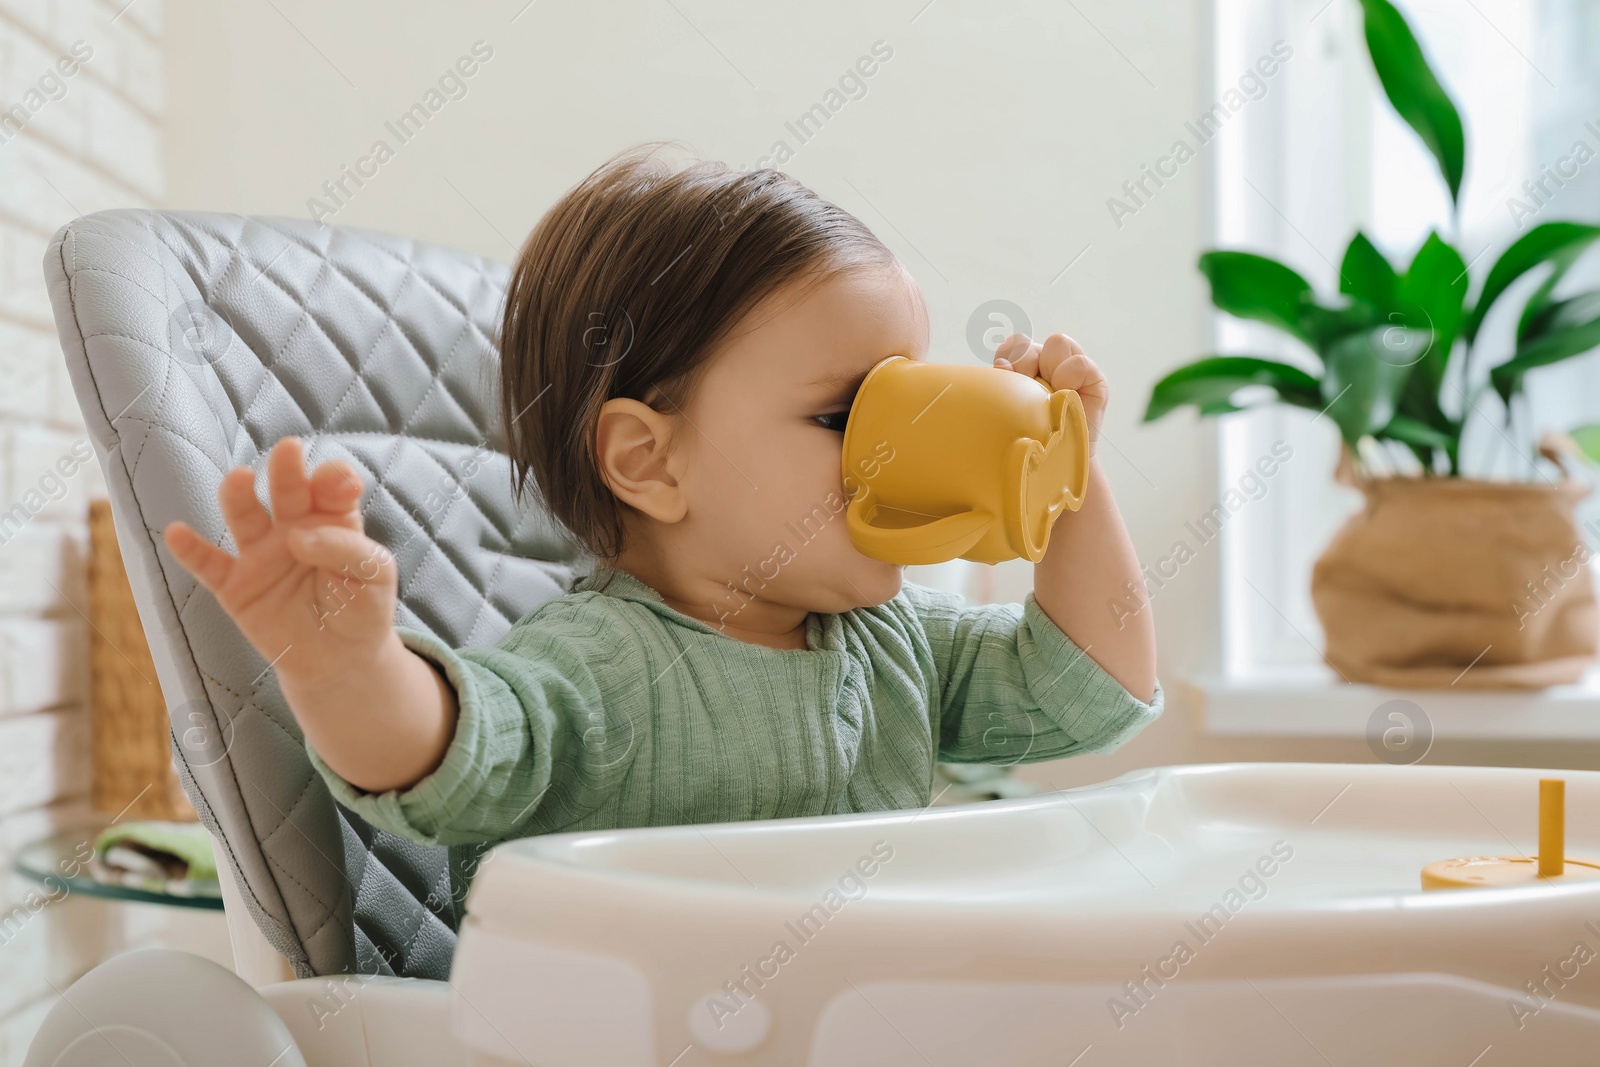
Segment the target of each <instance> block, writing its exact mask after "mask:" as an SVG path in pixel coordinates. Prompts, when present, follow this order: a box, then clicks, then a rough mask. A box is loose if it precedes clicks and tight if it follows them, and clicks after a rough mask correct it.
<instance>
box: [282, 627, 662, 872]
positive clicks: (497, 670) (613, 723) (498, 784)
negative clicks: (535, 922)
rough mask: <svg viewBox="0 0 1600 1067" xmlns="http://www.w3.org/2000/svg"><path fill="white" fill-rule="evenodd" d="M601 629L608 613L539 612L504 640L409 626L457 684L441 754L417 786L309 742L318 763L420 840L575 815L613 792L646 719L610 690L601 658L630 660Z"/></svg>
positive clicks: (498, 836)
mask: <svg viewBox="0 0 1600 1067" xmlns="http://www.w3.org/2000/svg"><path fill="white" fill-rule="evenodd" d="M604 630H605V621H604V620H599V625H597V620H595V619H592V618H590V619H582V618H572V617H563V616H562V615H560V614H557V613H544V614H540V613H537V612H536V613H535V615H534V616H530V617H529V618H528V619H526V620H524V621H523V622H521V623H519V624H518V625H517V626H515V627H513V629H512V630H511V632H510V633H508V634H507V635H506V637H505V638H504V639H503V640H502V641H501V642H500V644H499V645H496V646H494V647H490V648H476V649H460V650H457V649H452V648H451V647H450V646H449V645H447V644H445V643H444V642H442V641H440V640H438V639H437V638H435V637H433V636H432V635H430V634H427V633H422V632H419V631H415V630H408V629H404V628H401V629H400V630H399V634H400V639H401V641H402V642H403V643H404V644H405V645H406V647H407V648H409V649H411V650H412V651H414V652H416V653H417V654H418V655H420V656H422V657H423V658H425V659H428V660H430V661H432V662H433V663H434V664H435V665H436V666H437V667H438V668H439V669H440V670H441V671H443V673H444V675H445V677H446V678H447V679H448V680H449V682H450V685H451V686H452V687H453V688H454V689H455V693H456V703H457V708H458V711H457V715H456V725H455V734H454V736H453V737H452V739H451V741H450V745H449V748H448V749H446V751H445V754H444V759H443V761H442V762H441V763H440V764H439V766H438V767H436V768H435V769H434V770H433V771H432V772H430V773H429V774H428V775H426V776H425V777H423V778H421V779H419V780H418V781H417V782H415V783H413V784H412V785H411V786H410V787H408V788H405V789H391V790H388V791H387V792H383V793H372V792H368V791H367V790H365V789H361V788H359V787H357V786H354V785H351V784H350V783H349V782H347V781H345V780H344V779H343V778H342V777H340V776H339V775H338V774H337V773H336V772H335V771H334V770H333V769H332V768H330V767H329V766H328V765H327V764H326V763H325V762H324V761H323V760H322V758H321V757H320V756H319V755H317V753H316V751H315V750H314V749H313V748H312V747H311V745H310V743H309V742H308V743H307V744H306V751H307V753H308V754H309V755H310V757H311V765H312V766H313V767H314V768H316V770H317V772H318V773H319V774H321V776H322V778H323V780H324V781H325V782H327V784H328V789H329V791H330V792H331V793H332V794H333V798H334V799H335V800H337V801H338V802H339V803H340V804H343V805H344V806H345V807H347V808H349V809H350V810H351V811H353V812H355V813H356V814H357V815H360V816H361V817H362V818H363V819H366V820H367V821H368V822H370V823H371V824H372V825H374V826H377V827H379V828H381V829H384V830H388V831H390V832H391V833H395V834H399V835H401V836H403V837H407V838H410V839H411V840H414V841H419V842H421V843H423V844H428V845H464V844H477V843H484V842H488V843H493V842H496V841H503V840H509V839H511V838H516V837H526V836H530V835H533V834H538V833H546V832H549V831H550V830H553V829H558V828H560V827H563V826H565V825H567V824H570V823H572V822H574V821H575V820H577V819H578V818H581V817H582V816H583V815H584V814H586V813H587V812H590V811H593V810H595V809H596V808H597V807H599V806H601V805H602V804H604V803H606V802H607V801H608V800H609V799H611V798H613V797H614V796H615V795H616V794H617V792H618V790H619V789H620V785H621V782H622V779H623V777H624V776H625V775H626V773H627V771H628V768H629V765H630V764H631V762H632V760H633V757H634V755H635V754H636V753H637V751H638V740H639V739H638V737H637V736H636V732H635V731H636V730H642V729H644V728H645V727H646V725H647V724H648V721H649V717H648V715H647V714H639V713H638V709H637V708H630V707H628V706H625V705H624V704H623V703H622V702H620V701H617V700H608V699H607V695H608V694H606V693H603V692H602V687H601V684H600V681H599V679H598V676H597V673H596V668H597V667H598V666H600V665H606V666H607V669H608V670H609V671H611V672H612V673H613V675H614V674H616V673H619V672H617V666H618V664H619V663H626V662H628V661H629V658H628V657H622V656H619V655H617V650H616V649H615V648H613V647H610V646H614V645H616V644H617V642H616V641H615V640H604V639H603V632H604ZM633 659H634V660H635V661H637V657H633ZM636 688H638V689H639V690H640V691H641V692H642V691H644V690H645V688H646V687H643V686H640V687H636Z"/></svg>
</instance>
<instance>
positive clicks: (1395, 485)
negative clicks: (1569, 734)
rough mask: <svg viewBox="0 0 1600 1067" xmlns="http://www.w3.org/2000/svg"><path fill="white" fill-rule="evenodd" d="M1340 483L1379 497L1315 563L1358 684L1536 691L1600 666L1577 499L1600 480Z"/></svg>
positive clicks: (1323, 615) (1328, 623)
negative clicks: (1596, 664) (1589, 482)
mask: <svg viewBox="0 0 1600 1067" xmlns="http://www.w3.org/2000/svg"><path fill="white" fill-rule="evenodd" d="M1340 466H1341V471H1340V480H1341V481H1345V482H1347V483H1349V484H1352V485H1355V486H1356V487H1357V488H1359V489H1360V490H1361V491H1362V493H1363V494H1364V495H1365V497H1366V507H1365V508H1364V509H1363V510H1362V511H1360V512H1358V513H1356V514H1355V515H1353V516H1351V517H1350V519H1349V520H1348V521H1347V522H1346V523H1345V525H1344V526H1343V527H1342V528H1341V529H1340V530H1339V531H1338V533H1336V534H1335V535H1334V537H1333V540H1332V541H1331V542H1330V543H1329V544H1328V547H1327V549H1326V550H1325V551H1324V552H1323V553H1322V556H1321V558H1320V559H1318V560H1317V562H1316V565H1315V567H1313V569H1312V572H1311V600H1312V603H1313V605H1314V606H1315V608H1316V612H1317V617H1318V618H1319V619H1321V621H1322V628H1323V632H1324V634H1325V636H1326V641H1327V646H1326V650H1325V651H1324V654H1323V657H1324V659H1325V660H1326V661H1327V663H1328V665H1329V666H1330V667H1332V668H1333V669H1334V670H1336V671H1338V672H1339V674H1340V675H1341V676H1342V677H1343V678H1344V679H1346V680H1347V681H1351V682H1366V683H1370V684H1373V685H1384V686H1396V687H1405V688H1439V689H1444V688H1451V687H1454V688H1456V689H1469V688H1470V689H1497V688H1507V689H1512V688H1514V689H1534V688H1542V687H1544V686H1549V685H1560V684H1564V683H1570V682H1575V681H1577V680H1578V679H1579V677H1580V676H1581V675H1582V674H1583V673H1584V671H1585V670H1586V669H1587V668H1588V667H1589V665H1590V664H1591V663H1593V662H1594V659H1595V652H1596V643H1597V639H1600V615H1597V612H1596V606H1595V591H1594V583H1593V581H1592V579H1591V577H1590V571H1589V566H1588V561H1589V555H1590V552H1589V549H1588V547H1587V545H1586V544H1585V542H1584V540H1583V537H1582V536H1581V534H1580V533H1579V531H1578V527H1577V523H1576V522H1575V520H1574V517H1573V509H1574V506H1575V505H1576V504H1577V502H1578V501H1579V500H1581V499H1582V498H1583V497H1584V496H1585V495H1586V494H1587V493H1588V487H1587V486H1585V485H1583V484H1582V483H1581V482H1579V481H1577V480H1575V479H1573V478H1571V477H1570V476H1569V477H1566V478H1564V479H1563V480H1562V481H1561V482H1560V483H1558V484H1551V483H1547V482H1542V481H1541V482H1488V481H1479V480H1474V479H1466V478H1444V477H1429V478H1421V477H1388V478H1363V477H1359V476H1354V475H1352V474H1351V473H1350V471H1349V468H1348V465H1347V464H1345V463H1341V464H1340Z"/></svg>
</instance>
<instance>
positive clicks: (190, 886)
mask: <svg viewBox="0 0 1600 1067" xmlns="http://www.w3.org/2000/svg"><path fill="white" fill-rule="evenodd" d="M103 829H105V827H104V826H84V827H78V828H76V829H69V830H63V831H61V832H60V833H57V834H54V835H52V836H50V837H46V838H44V839H42V840H39V841H35V842H33V843H32V844H30V845H26V846H24V847H23V848H22V850H21V851H20V852H18V853H17V858H16V861H15V863H14V864H13V867H14V868H15V869H16V872H17V873H18V874H20V875H22V876H23V877H25V878H31V879H32V880H33V881H35V882H38V883H39V884H40V885H42V886H44V887H45V888H46V890H47V891H48V893H49V894H50V895H51V896H52V897H54V896H57V894H59V895H60V896H61V897H66V896H70V895H72V894H73V893H82V894H83V895H85V896H90V897H102V898H105V899H108V900H133V901H140V902H143V903H146V904H166V905H169V906H171V907H178V908H205V909H209V910H212V911H221V910H222V887H221V886H220V885H218V884H217V882H216V881H214V880H213V881H194V880H191V879H187V878H177V879H164V878H150V877H145V876H142V875H136V874H130V873H128V872H125V871H117V870H113V869H111V868H109V867H107V866H106V865H105V864H103V863H101V862H100V860H99V858H98V857H95V856H94V839H95V836H96V835H98V834H99V833H100V831H101V830H103Z"/></svg>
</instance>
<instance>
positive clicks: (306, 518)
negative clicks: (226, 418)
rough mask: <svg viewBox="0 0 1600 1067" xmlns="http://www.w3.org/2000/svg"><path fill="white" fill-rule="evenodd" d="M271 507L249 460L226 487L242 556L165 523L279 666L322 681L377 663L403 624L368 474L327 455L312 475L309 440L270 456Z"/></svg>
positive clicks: (226, 512) (228, 518) (224, 497)
mask: <svg viewBox="0 0 1600 1067" xmlns="http://www.w3.org/2000/svg"><path fill="white" fill-rule="evenodd" d="M267 487H268V496H269V498H270V500H271V502H272V511H271V513H268V511H267V509H266V508H263V507H262V506H261V502H260V501H258V500H257V499H256V494H255V475H254V473H253V472H252V471H250V470H249V469H248V468H244V467H237V468H235V469H233V470H231V471H229V472H228V474H227V476H226V477H224V478H223V480H222V486H221V488H219V489H218V490H217V499H218V502H219V503H220V504H221V505H222V517H223V520H224V521H225V522H226V523H227V524H228V529H229V531H230V532H232V534H233V540H234V543H235V544H236V545H237V546H238V549H239V554H238V556H230V555H229V554H228V553H227V552H225V551H223V550H222V549H220V548H218V547H217V546H216V545H213V544H212V543H211V542H209V541H207V540H206V539H205V538H203V537H201V536H200V535H199V534H198V533H196V532H195V531H194V530H193V529H191V528H190V527H189V526H188V525H186V524H185V523H182V522H174V523H172V524H171V525H169V526H168V527H167V528H166V530H165V531H164V532H163V535H164V538H165V540H166V543H167V547H168V548H169V549H170V550H171V551H172V554H173V556H174V557H176V558H177V560H178V562H179V563H181V564H182V565H183V566H184V567H185V568H186V569H187V570H188V571H189V572H190V573H191V574H193V575H194V576H195V578H196V579H197V580H199V582H200V584H201V585H203V586H205V588H206V589H208V590H209V591H210V592H211V594H212V595H213V596H215V597H216V598H217V602H218V603H219V604H221V605H222V608H223V610H225V611H226V612H227V613H228V615H229V616H230V617H232V619H233V621H234V622H235V623H236V624H237V625H238V627H239V630H240V631H241V632H242V633H243V634H244V635H245V638H246V639H248V640H249V642H250V643H251V644H252V645H253V646H255V649H256V651H257V652H259V653H260V654H261V655H262V656H263V657H265V658H266V659H267V660H268V661H269V662H271V663H272V664H273V665H274V666H275V668H276V669H277V670H278V672H279V674H280V675H282V676H286V677H293V678H294V679H295V680H296V681H298V682H308V683H316V682H319V681H323V680H326V679H328V678H330V677H331V676H333V675H334V674H335V673H337V672H339V671H351V670H354V671H360V670H362V669H364V668H365V667H367V666H369V665H370V664H371V663H372V662H373V660H374V659H375V657H376V656H377V654H378V652H379V651H380V650H381V649H382V648H383V645H384V642H385V641H386V639H388V638H389V636H390V635H391V634H392V633H393V630H394V608H395V597H396V591H397V584H398V583H397V579H396V568H395V564H394V557H393V555H392V554H391V553H390V552H389V550H388V549H386V548H384V547H383V546H382V545H380V544H378V543H377V542H376V541H373V540H372V539H371V538H369V537H367V536H366V535H365V534H363V533H362V532H361V511H360V502H361V488H362V486H361V477H360V475H359V474H358V473H357V472H356V471H355V469H354V468H353V467H351V465H350V464H348V463H345V462H342V461H338V460H333V461H329V462H327V463H322V464H320V465H319V466H318V467H317V469H316V470H315V471H314V472H313V473H312V474H311V475H310V476H309V477H308V476H307V474H306V466H305V455H304V453H303V451H302V450H301V446H300V442H299V441H298V440H296V439H295V438H292V437H287V438H284V439H283V440H281V441H279V442H278V443H277V445H275V446H274V447H273V449H272V452H271V454H270V455H269V456H268V457H267Z"/></svg>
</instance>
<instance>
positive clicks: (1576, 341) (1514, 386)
mask: <svg viewBox="0 0 1600 1067" xmlns="http://www.w3.org/2000/svg"><path fill="white" fill-rule="evenodd" d="M1596 296H1597V294H1594V293H1586V294H1584V296H1582V297H1575V298H1574V299H1573V300H1571V301H1565V300H1564V301H1562V302H1561V304H1559V305H1556V307H1557V308H1560V309H1562V310H1568V308H1567V305H1571V304H1575V303H1578V302H1580V301H1581V302H1583V303H1585V304H1587V305H1588V306H1589V307H1590V308H1591V309H1592V308H1593V307H1594V306H1595V304H1594V298H1595V297H1596ZM1596 347H1600V316H1596V317H1595V318H1592V319H1589V320H1588V321H1586V322H1579V323H1576V324H1572V325H1567V324H1559V325H1557V326H1554V327H1553V328H1552V329H1551V330H1550V331H1549V332H1547V333H1543V334H1540V335H1539V337H1538V338H1537V339H1536V340H1534V341H1533V342H1532V343H1530V344H1526V345H1522V346H1519V347H1518V348H1517V352H1516V354H1515V355H1514V356H1512V357H1511V358H1510V359H1509V360H1507V361H1506V362H1504V363H1502V364H1500V365H1499V366H1498V367H1496V368H1494V370H1492V371H1490V372H1489V380H1490V381H1491V382H1493V383H1494V389H1495V392H1497V393H1499V394H1500V399H1502V400H1504V401H1506V402H1508V403H1509V402H1510V400H1511V396H1512V394H1513V393H1515V392H1516V391H1517V390H1518V389H1519V388H1520V387H1521V386H1522V379H1523V376H1524V375H1526V374H1527V373H1528V372H1529V371H1530V370H1534V369H1535V368H1537V367H1545V366H1549V365H1550V364H1552V363H1559V362H1561V361H1562V360H1564V359H1570V358H1572V357H1573V356H1579V355H1582V354H1583V353H1585V352H1588V351H1589V350H1590V349H1593V348H1596Z"/></svg>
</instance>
